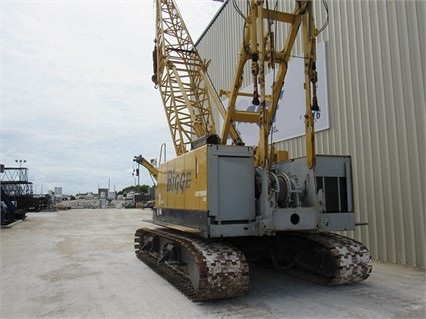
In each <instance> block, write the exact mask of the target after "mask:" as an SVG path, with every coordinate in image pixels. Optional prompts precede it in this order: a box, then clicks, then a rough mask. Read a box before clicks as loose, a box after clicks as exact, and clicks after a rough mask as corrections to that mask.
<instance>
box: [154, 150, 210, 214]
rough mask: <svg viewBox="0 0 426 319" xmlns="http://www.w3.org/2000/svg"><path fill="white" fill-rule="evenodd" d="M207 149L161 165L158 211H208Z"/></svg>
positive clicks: (157, 192) (157, 198)
mask: <svg viewBox="0 0 426 319" xmlns="http://www.w3.org/2000/svg"><path fill="white" fill-rule="evenodd" d="M206 150H207V147H206V146H203V147H200V148H197V149H196V150H193V151H190V152H188V153H185V154H183V155H181V156H178V157H177V158H175V159H172V160H170V161H168V162H166V163H164V164H163V165H161V166H160V169H159V174H158V184H157V191H156V202H157V207H158V208H163V207H164V208H168V209H185V211H191V210H194V211H195V210H197V211H200V210H201V211H206V210H207V207H208V206H207V205H208V202H207V151H206Z"/></svg>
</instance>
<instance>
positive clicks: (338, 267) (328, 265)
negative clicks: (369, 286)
mask: <svg viewBox="0 0 426 319" xmlns="http://www.w3.org/2000/svg"><path fill="white" fill-rule="evenodd" d="M281 239H282V241H283V242H284V243H290V244H291V246H292V249H291V252H290V253H289V255H293V258H294V259H295V262H294V264H293V265H292V267H285V270H284V271H285V272H286V273H289V274H291V275H292V276H295V277H298V278H300V279H303V280H308V281H312V282H315V283H318V284H323V285H330V286H332V285H342V284H351V283H356V282H360V281H362V280H365V279H367V278H368V277H369V276H370V273H371V270H372V266H371V264H370V261H371V257H370V254H369V252H368V249H367V248H366V247H365V246H364V245H362V244H361V243H360V242H358V241H356V240H353V239H351V238H348V237H344V236H340V235H337V234H334V233H289V234H284V235H282V237H281ZM282 269H284V267H282Z"/></svg>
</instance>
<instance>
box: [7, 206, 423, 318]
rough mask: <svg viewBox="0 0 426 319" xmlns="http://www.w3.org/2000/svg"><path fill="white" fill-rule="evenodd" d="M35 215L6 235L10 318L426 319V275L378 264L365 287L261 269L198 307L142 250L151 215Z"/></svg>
mask: <svg viewBox="0 0 426 319" xmlns="http://www.w3.org/2000/svg"><path fill="white" fill-rule="evenodd" d="M27 216H28V217H27V219H26V220H25V221H23V222H20V223H17V224H15V225H14V226H13V227H11V228H9V229H2V230H1V232H0V235H1V241H0V245H1V246H0V249H1V250H0V252H1V254H0V258H1V281H0V285H1V286H0V287H1V300H0V317H1V318H39V317H45V318H425V317H426V313H425V303H426V296H425V293H426V288H425V271H424V270H419V269H414V268H410V267H404V266H400V265H393V264H384V263H377V262H375V263H373V272H372V275H371V277H370V278H369V279H367V280H366V281H364V282H362V283H359V284H355V285H350V286H339V287H323V286H318V285H315V284H311V283H308V282H303V281H300V280H297V279H294V278H291V277H289V276H286V275H283V274H280V273H277V272H274V271H271V270H268V269H264V268H262V267H259V266H256V265H252V264H251V265H250V273H251V278H250V291H249V294H248V295H247V296H243V297H240V298H234V299H229V300H224V301H214V302H202V303H193V302H191V301H190V300H188V299H187V298H186V297H185V296H183V295H182V294H181V293H179V292H178V291H177V290H176V289H175V288H174V287H173V286H171V285H170V284H169V283H168V282H167V281H165V280H163V279H162V278H161V277H159V276H158V275H157V274H155V273H154V272H153V271H152V270H151V269H150V268H148V267H147V266H146V265H145V264H143V263H142V262H141V261H139V260H138V259H137V258H136V256H135V254H134V251H133V236H134V232H135V230H136V229H137V228H139V227H141V226H143V225H145V224H144V222H143V220H145V219H150V217H151V211H150V210H141V209H102V210H101V209H72V210H67V211H59V212H54V213H29V214H27ZM145 226H146V225H145Z"/></svg>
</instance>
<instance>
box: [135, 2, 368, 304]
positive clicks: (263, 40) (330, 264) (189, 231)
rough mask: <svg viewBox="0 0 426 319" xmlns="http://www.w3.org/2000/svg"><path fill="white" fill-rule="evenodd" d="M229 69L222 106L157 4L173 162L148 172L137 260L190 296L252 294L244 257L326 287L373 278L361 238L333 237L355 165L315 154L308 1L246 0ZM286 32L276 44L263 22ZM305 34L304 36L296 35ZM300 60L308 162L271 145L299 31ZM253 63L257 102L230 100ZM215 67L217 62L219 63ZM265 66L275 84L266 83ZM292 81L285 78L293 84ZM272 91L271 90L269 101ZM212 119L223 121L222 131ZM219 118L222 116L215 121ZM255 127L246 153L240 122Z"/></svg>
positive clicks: (343, 217) (159, 75)
mask: <svg viewBox="0 0 426 319" xmlns="http://www.w3.org/2000/svg"><path fill="white" fill-rule="evenodd" d="M247 2H248V10H247V11H248V13H247V15H246V16H245V17H244V34H243V40H242V44H241V48H240V52H239V55H238V61H237V64H236V71H235V75H234V78H233V80H232V85H231V88H230V89H229V90H221V91H220V93H221V94H222V95H225V96H226V97H227V104H226V105H225V106H224V105H223V104H222V101H221V99H220V97H219V94H218V92H216V91H215V89H214V88H213V85H212V83H211V82H210V80H209V77H208V76H207V66H208V63H206V62H205V61H203V60H202V59H201V57H200V55H199V53H198V51H197V49H196V47H195V45H194V43H193V41H192V39H191V37H190V35H189V33H188V30H187V28H186V26H185V23H184V21H183V19H182V17H181V15H180V13H179V10H178V8H177V7H176V4H175V2H174V1H173V0H157V1H156V17H157V19H156V40H155V49H154V52H153V58H154V75H153V77H152V80H153V82H154V83H155V86H156V87H157V88H158V89H159V91H160V95H161V98H162V101H163V104H164V108H165V113H166V118H167V121H168V124H169V128H170V133H171V135H172V139H173V141H174V147H175V151H176V154H177V156H176V158H174V159H172V160H168V161H166V162H164V163H161V164H160V165H159V166H158V167H155V166H153V165H151V164H150V163H149V162H148V161H146V160H145V159H144V158H143V157H142V156H141V155H139V156H136V157H135V158H134V161H136V162H138V163H140V164H142V165H144V166H145V167H146V168H147V169H148V170H149V172H150V173H151V174H152V175H153V176H154V178H155V179H156V180H157V188H156V197H155V207H154V209H153V219H152V222H153V223H154V224H155V225H157V226H155V227H144V228H140V229H138V230H137V231H136V234H135V249H136V255H137V257H138V258H139V259H140V260H142V261H143V262H145V263H146V264H147V265H149V266H150V267H151V268H152V269H153V270H155V271H156V272H157V273H159V274H160V275H161V276H163V277H164V278H165V279H167V280H168V281H169V282H170V283H172V284H173V285H174V286H175V287H176V288H178V289H179V290H180V291H181V292H182V293H184V294H185V295H187V296H188V297H189V298H190V299H192V300H194V301H202V300H210V299H222V298H230V297H236V296H240V295H244V294H246V293H247V292H248V285H249V264H248V262H249V261H252V260H254V261H256V260H257V261H261V260H269V261H270V262H271V265H274V266H275V267H276V268H277V269H279V270H282V271H286V272H288V273H290V274H293V275H296V276H298V277H299V278H303V279H307V280H310V281H314V282H317V283H320V284H326V285H340V284H348V283H354V282H359V281H362V280H364V279H366V278H367V277H368V276H369V274H370V272H371V264H370V255H369V252H368V250H367V248H366V247H365V246H364V245H362V244H361V243H360V242H358V241H355V240H353V239H350V238H348V237H344V236H341V235H337V234H335V233H333V232H334V231H348V230H353V229H354V228H355V221H354V207H353V199H352V175H351V158H350V157H349V156H333V155H321V156H320V155H316V154H315V135H314V113H315V112H317V111H318V110H319V106H318V102H317V94H316V82H317V71H316V36H317V34H318V30H317V29H316V27H315V24H314V15H313V5H312V1H310V0H299V1H297V0H296V1H295V5H294V10H293V12H291V13H288V12H281V11H277V10H273V9H270V8H268V6H267V1H259V0H250V1H247ZM271 23H285V24H287V25H288V28H287V35H286V37H285V39H283V41H282V43H283V48H276V45H277V43H278V41H274V39H275V35H274V34H273V32H271V31H270V28H268V26H269V25H270V24H271ZM300 29H301V31H300V32H299V30H300ZM299 33H301V39H302V43H303V54H304V61H305V63H304V70H305V71H304V72H305V73H304V74H305V77H304V79H305V80H304V88H305V101H306V112H305V131H306V133H305V135H306V156H305V157H302V158H289V157H288V153H287V152H285V151H282V150H276V149H274V147H273V145H272V144H270V143H269V142H268V140H269V135H270V131H271V127H272V123H273V121H274V120H275V121H279V120H280V119H279V118H275V115H276V110H277V105H278V99H279V95H280V92H281V90H282V87H283V83H284V80H285V78H286V73H287V66H288V62H289V59H290V55H291V51H292V48H293V46H294V44H295V41H296V38H297V35H298V34H299ZM247 63H250V69H251V78H252V83H253V92H252V93H250V95H251V97H252V99H253V100H252V103H253V105H256V106H257V107H258V109H259V111H256V112H255V111H241V110H238V109H237V108H236V107H235V105H236V102H237V98H238V97H240V96H247V93H243V92H241V86H242V82H243V75H244V74H243V73H244V69H245V65H246V64H247ZM216 67H217V66H216ZM267 68H272V69H274V70H275V71H274V73H275V74H276V77H275V79H274V81H273V85H272V88H266V85H265V73H266V69H267ZM290 81H291V79H290ZM267 90H270V91H271V93H270V94H267V93H266V92H267ZM215 117H216V120H217V118H218V117H219V118H221V119H222V121H221V122H222V123H223V125H222V127H221V128H220V129H218V126H217V125H216V123H215ZM218 122H219V121H218ZM237 122H246V123H252V124H253V126H254V127H256V128H258V131H259V142H258V145H256V146H254V147H253V146H246V145H244V142H243V140H242V138H241V136H240V133H239V132H238V130H237V129H236V128H235V125H234V124H235V123H237Z"/></svg>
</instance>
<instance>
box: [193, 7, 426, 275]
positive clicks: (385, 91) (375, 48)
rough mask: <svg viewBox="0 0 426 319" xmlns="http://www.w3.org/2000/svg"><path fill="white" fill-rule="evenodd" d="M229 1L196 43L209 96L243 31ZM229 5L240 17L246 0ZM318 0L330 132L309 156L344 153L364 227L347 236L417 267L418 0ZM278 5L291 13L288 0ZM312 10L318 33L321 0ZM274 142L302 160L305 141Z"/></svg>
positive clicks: (421, 118)
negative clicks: (208, 62) (350, 167)
mask: <svg viewBox="0 0 426 319" xmlns="http://www.w3.org/2000/svg"><path fill="white" fill-rule="evenodd" d="M232 3H233V1H228V3H227V4H226V5H225V6H224V7H223V10H222V11H221V12H220V14H218V16H217V17H216V18H215V20H214V21H212V25H211V26H210V29H209V30H208V31H207V32H206V33H205V34H204V36H203V37H202V38H200V40H199V42H198V48H199V50H200V54H201V56H202V57H204V58H207V59H211V60H212V64H211V66H210V69H209V74H210V75H211V78H212V80H213V83H214V85H215V86H216V89H217V90H219V89H222V88H228V87H229V83H231V79H232V76H233V66H234V64H235V61H236V59H237V53H238V50H239V49H238V48H239V46H240V42H241V37H242V32H243V31H242V18H241V17H240V16H239V14H238V13H237V12H236V10H235V8H234V7H233V5H232ZM236 3H238V4H239V8H240V9H241V11H242V12H243V13H245V7H244V6H245V3H246V1H236ZM327 3H328V13H329V24H328V26H327V28H326V29H325V30H324V31H323V32H322V33H321V34H320V35H319V37H318V40H319V42H321V41H326V42H327V79H328V82H329V83H328V84H327V85H328V102H329V112H330V129H328V130H325V131H322V132H319V133H318V134H317V135H316V142H317V153H319V154H336V155H351V156H352V163H353V177H354V205H355V212H356V217H357V221H361V222H368V223H369V225H368V226H363V227H359V228H357V230H356V231H355V232H352V233H350V234H349V235H350V236H353V237H355V238H356V239H358V240H361V241H362V242H363V243H364V244H366V245H367V246H368V247H369V248H370V250H371V253H372V256H373V258H374V259H376V260H381V261H387V262H393V263H400V264H408V265H413V266H419V267H423V268H424V267H425V251H426V248H425V242H426V238H425V197H426V189H425V185H426V181H425V162H426V158H425V145H426V141H425V135H426V133H425V123H426V108H425V105H426V100H425V85H426V83H425V78H426V74H425V69H426V67H425V62H424V57H425V56H426V52H425V42H424V39H425V38H426V35H425V30H426V26H425V21H424V17H425V16H426V2H424V1H420V0H418V1H394V0H382V1H327ZM277 5H278V8H279V9H285V10H287V11H289V10H290V11H291V10H292V8H293V5H294V2H293V1H277ZM315 9H316V16H317V19H316V20H317V27H318V28H320V27H321V26H322V25H323V24H324V23H325V21H326V16H327V14H326V10H325V8H324V6H323V4H322V1H317V3H316V5H315ZM284 32H285V28H281V29H278V30H277V35H280V34H283V33H284ZM299 52H301V50H300V45H296V49H295V50H294V52H293V54H294V55H295V56H297V55H298V53H299ZM246 74H249V70H247V71H246ZM289 80H291V79H287V81H289ZM243 85H244V84H243ZM320 103H321V101H320ZM320 106H321V105H320ZM277 146H278V148H280V149H285V150H288V152H289V157H299V156H303V155H305V149H304V138H295V139H292V140H288V141H283V142H280V143H278V145H277Z"/></svg>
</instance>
